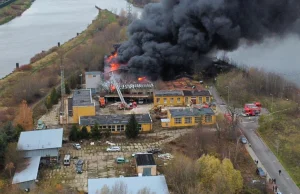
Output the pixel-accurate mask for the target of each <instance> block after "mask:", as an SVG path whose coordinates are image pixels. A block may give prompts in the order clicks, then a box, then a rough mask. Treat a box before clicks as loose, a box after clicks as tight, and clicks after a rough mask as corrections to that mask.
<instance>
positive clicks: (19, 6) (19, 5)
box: [0, 0, 32, 25]
mask: <svg viewBox="0 0 300 194" xmlns="http://www.w3.org/2000/svg"><path fill="white" fill-rule="evenodd" d="M31 2H32V0H17V1H15V2H13V3H11V4H9V5H6V6H5V7H0V25H1V24H4V23H6V22H9V21H10V20H12V19H13V18H15V17H16V16H20V15H21V14H22V13H23V12H24V11H25V10H26V9H27V8H29V7H30V5H31ZM0 4H1V1H0Z"/></svg>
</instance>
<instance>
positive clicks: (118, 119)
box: [79, 114, 152, 126]
mask: <svg viewBox="0 0 300 194" xmlns="http://www.w3.org/2000/svg"><path fill="white" fill-rule="evenodd" d="M130 117H131V114H123V115H97V116H81V117H80V120H79V125H82V126H84V125H89V126H91V125H95V124H96V123H97V124H99V125H126V124H127V123H128V121H129V119H130ZM135 118H136V120H137V122H138V123H139V124H142V123H152V119H151V117H150V115H149V114H135Z"/></svg>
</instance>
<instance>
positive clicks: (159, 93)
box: [154, 90, 183, 96]
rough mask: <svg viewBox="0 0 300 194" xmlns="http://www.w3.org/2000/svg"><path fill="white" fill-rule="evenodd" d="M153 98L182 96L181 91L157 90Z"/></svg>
mask: <svg viewBox="0 0 300 194" xmlns="http://www.w3.org/2000/svg"><path fill="white" fill-rule="evenodd" d="M154 94H155V96H183V92H182V90H157V91H155V92H154Z"/></svg>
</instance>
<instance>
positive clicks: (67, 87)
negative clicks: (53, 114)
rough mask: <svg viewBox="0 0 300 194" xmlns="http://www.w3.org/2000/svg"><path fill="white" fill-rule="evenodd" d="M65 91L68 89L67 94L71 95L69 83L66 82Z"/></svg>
mask: <svg viewBox="0 0 300 194" xmlns="http://www.w3.org/2000/svg"><path fill="white" fill-rule="evenodd" d="M65 89H66V94H71V89H70V86H69V84H68V82H65Z"/></svg>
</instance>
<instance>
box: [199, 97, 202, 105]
mask: <svg viewBox="0 0 300 194" xmlns="http://www.w3.org/2000/svg"><path fill="white" fill-rule="evenodd" d="M199 104H202V96H200V97H199Z"/></svg>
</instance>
